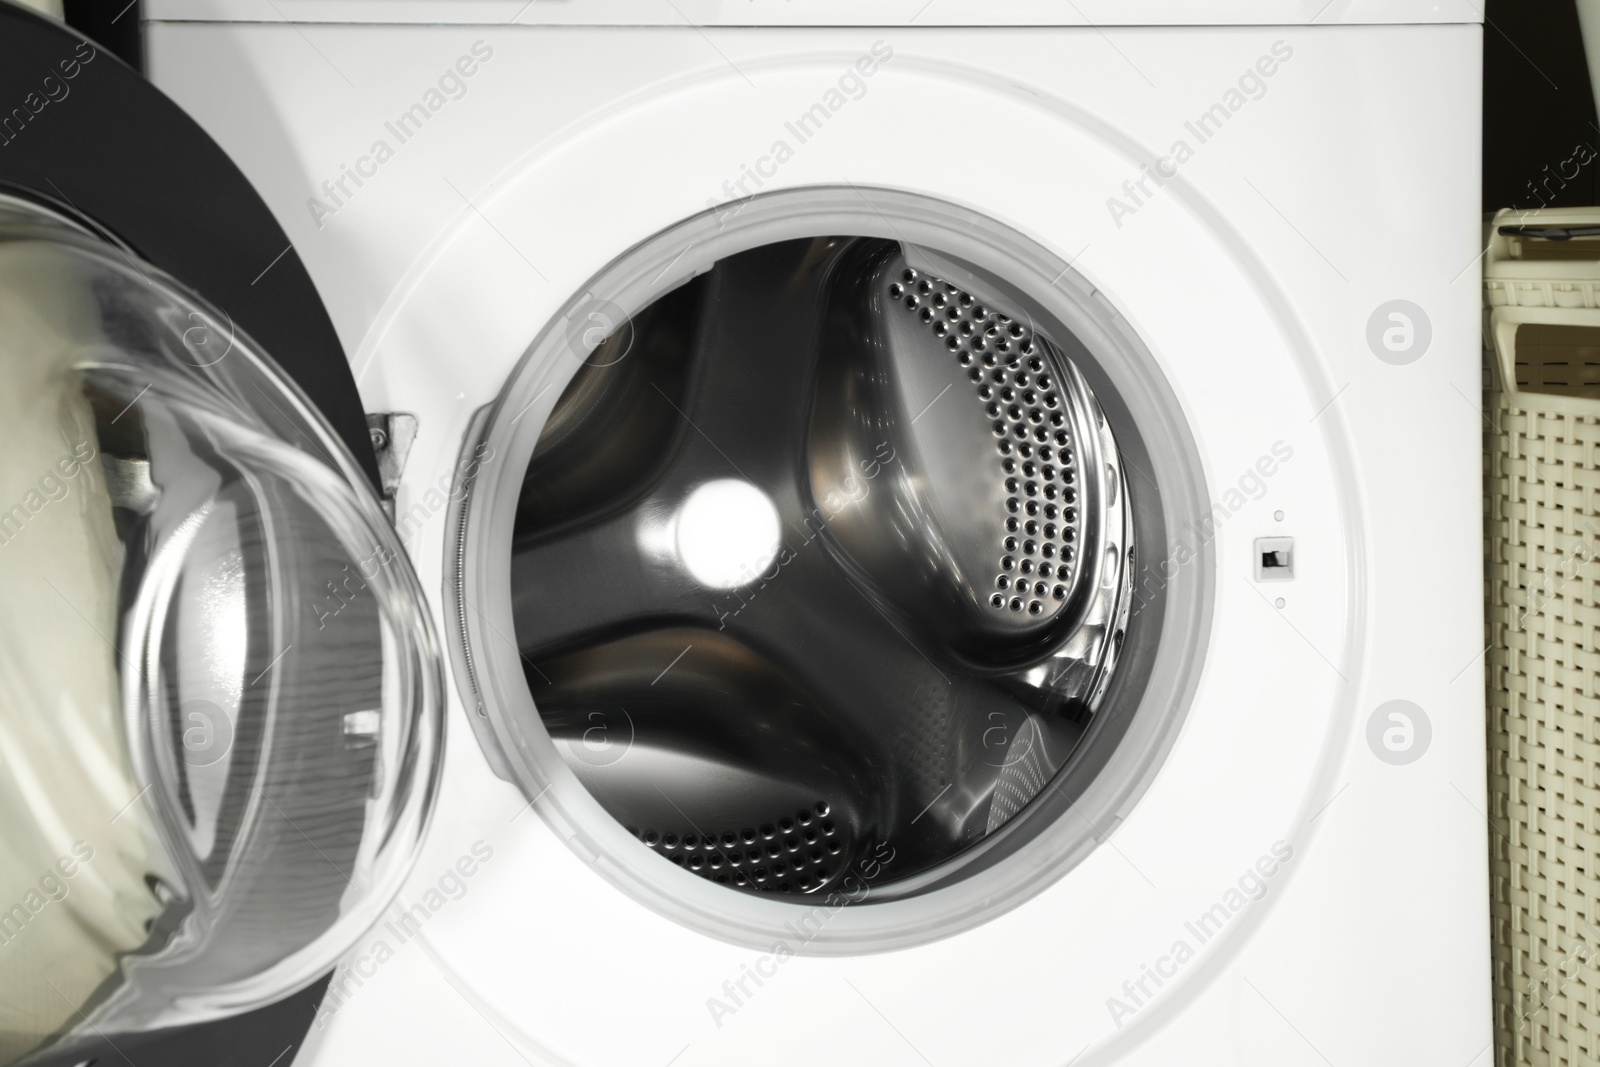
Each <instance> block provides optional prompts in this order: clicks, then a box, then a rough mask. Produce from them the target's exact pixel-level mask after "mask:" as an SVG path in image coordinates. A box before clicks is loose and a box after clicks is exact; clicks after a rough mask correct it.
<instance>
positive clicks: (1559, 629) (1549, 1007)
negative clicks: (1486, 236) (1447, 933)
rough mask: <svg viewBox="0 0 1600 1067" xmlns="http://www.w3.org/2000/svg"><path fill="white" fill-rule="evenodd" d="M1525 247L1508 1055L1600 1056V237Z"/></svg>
mask: <svg viewBox="0 0 1600 1067" xmlns="http://www.w3.org/2000/svg"><path fill="white" fill-rule="evenodd" d="M1548 214H1549V213H1546V214H1543V215H1541V216H1540V219H1539V221H1540V222H1546V221H1548V217H1547V216H1548ZM1588 217H1589V218H1590V219H1592V220H1593V221H1594V222H1596V223H1600V209H1596V210H1590V212H1589V216H1588ZM1501 221H1502V220H1501V219H1497V220H1496V222H1497V223H1498V222H1501ZM1567 221H1569V222H1570V221H1572V220H1567ZM1574 224H1575V223H1574ZM1514 243H1515V242H1507V241H1505V240H1504V239H1502V238H1500V237H1496V239H1495V243H1493V244H1491V248H1490V254H1489V261H1488V262H1487V263H1486V266H1485V274H1486V300H1487V302H1488V303H1489V304H1490V311H1489V323H1488V333H1489V340H1490V341H1491V343H1492V347H1493V353H1492V357H1491V358H1490V361H1489V363H1490V366H1489V368H1488V375H1487V378H1488V384H1487V388H1486V391H1485V396H1484V416H1485V432H1484V433H1485V468H1484V473H1485V482H1484V496H1485V510H1484V515H1485V563H1486V584H1487V600H1488V603H1487V612H1488V615H1487V619H1488V622H1487V625H1488V635H1487V641H1488V646H1489V647H1488V651H1487V667H1488V672H1487V673H1488V709H1489V716H1488V721H1489V739H1488V742H1489V793H1490V805H1491V822H1492V824H1493V829H1492V830H1491V831H1490V877H1491V886H1492V894H1493V899H1492V903H1491V908H1492V914H1493V923H1494V942H1495V943H1494V959H1495V973H1494V977H1495V1010H1496V1015H1497V1019H1496V1030H1497V1046H1498V1047H1497V1049H1496V1056H1495V1059H1496V1062H1497V1063H1498V1064H1501V1065H1512V1064H1538V1065H1541V1067H1542V1065H1561V1064H1600V309H1597V308H1595V307H1594V306H1593V305H1594V300H1595V296H1596V287H1595V285H1594V284H1593V282H1592V281H1591V279H1592V278H1600V241H1597V242H1595V243H1594V244H1593V245H1591V246H1590V247H1591V248H1592V250H1593V252H1594V258H1593V259H1592V260H1588V261H1585V260H1583V259H1582V258H1581V257H1580V256H1577V255H1576V253H1577V252H1578V251H1579V249H1580V248H1581V247H1582V246H1581V245H1579V243H1578V241H1564V242H1550V243H1551V244H1553V245H1559V246H1560V247H1557V248H1553V249H1549V250H1547V251H1548V252H1549V253H1551V258H1547V259H1545V258H1542V255H1541V252H1540V250H1537V249H1533V250H1530V249H1529V248H1528V247H1527V246H1526V245H1527V244H1528V243H1524V246H1523V247H1522V248H1513V247H1512V245H1513V244H1514ZM1530 251H1531V253H1532V254H1531V255H1530V256H1529V258H1522V257H1523V256H1524V255H1528V254H1529V253H1530ZM1497 252H1498V256H1497ZM1513 257H1515V258H1513ZM1563 257H1564V260H1563ZM1541 260H1542V261H1541ZM1564 267H1577V268H1578V269H1577V270H1575V271H1574V272H1573V273H1574V274H1575V276H1576V277H1575V278H1574V279H1564V278H1563V277H1562V270H1563V268H1564ZM1574 303H1576V304H1578V305H1580V306H1575V307H1574V306H1562V305H1570V304H1574ZM1585 305H1586V306H1585Z"/></svg>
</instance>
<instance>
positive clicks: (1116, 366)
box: [61, 0, 1493, 1067]
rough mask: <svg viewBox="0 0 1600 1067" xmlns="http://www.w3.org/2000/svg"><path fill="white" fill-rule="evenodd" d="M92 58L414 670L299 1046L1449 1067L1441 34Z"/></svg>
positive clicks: (1451, 805) (261, 50)
mask: <svg viewBox="0 0 1600 1067" xmlns="http://www.w3.org/2000/svg"><path fill="white" fill-rule="evenodd" d="M142 17H143V18H144V19H145V23H144V44H145V48H146V57H147V66H148V74H149V76H150V78H151V80H152V81H153V82H154V84H155V85H156V86H157V87H159V88H160V89H161V90H162V91H163V92H165V93H166V94H167V95H168V96H170V97H171V98H172V100H173V101H175V102H176V103H177V104H178V105H179V106H180V107H181V108H182V109H183V110H184V111H186V112H187V113H188V115H189V116H191V117H192V118H193V120H194V121H195V122H196V123H198V125H199V126H200V127H201V128H203V129H204V130H205V131H206V132H207V133H208V134H209V135H210V136H211V137H212V138H214V139H215V140H216V142H217V143H218V144H220V145H221V147H222V148H223V150H224V151H225V152H226V153H227V155H228V156H229V157H230V158H231V159H232V161H233V162H234V163H235V164H236V165H237V166H238V168H239V170H240V171H241V172H242V173H243V175H244V176H245V177H246V178H247V179H248V181H249V183H250V184H251V185H252V186H253V187H254V189H255V191H256V192H257V193H258V194H259V195H260V197H261V198H262V200H264V201H265V203H266V205H267V207H268V208H269V210H270V212H271V214H272V216H273V217H274V218H275V221H276V224H277V225H278V226H280V227H281V228H282V231H283V233H284V234H286V238H287V239H286V241H285V247H286V248H287V249H289V250H291V251H292V252H293V254H294V256H297V257H298V259H299V261H300V262H302V263H303V264H304V266H305V270H306V272H307V274H308V275H309V278H310V280H311V282H312V284H313V285H314V289H315V295H314V296H312V295H310V294H307V295H305V297H304V299H305V300H306V302H307V303H308V304H309V303H311V302H313V301H314V300H315V299H320V301H321V302H322V304H323V305H325V306H326V308H327V314H328V316H329V318H330V319H331V322H332V325H333V329H334V331H335V333H336V334H337V338H338V341H339V342H340V346H341V347H342V349H343V351H344V352H345V353H348V364H349V371H350V375H351V377H352V379H353V381H354V384H355V387H356V389H357V390H358V392H359V397H360V409H361V410H362V412H363V413H364V415H365V419H366V421H367V423H368V425H369V427H370V428H371V429H372V430H373V431H375V432H376V434H377V437H376V438H375V440H376V441H377V442H378V443H379V444H380V445H381V446H382V448H381V450H380V452H379V462H380V464H381V465H382V469H383V480H382V481H381V482H380V488H382V489H383V490H384V500H383V505H384V506H385V507H386V508H387V517H388V519H389V521H390V522H391V523H392V536H393V538H394V539H395V540H396V541H397V542H398V543H399V544H400V545H402V546H403V548H404V555H405V556H406V557H407V558H408V559H409V561H410V564H411V566H412V567H414V568H415V571H416V573H417V575H418V579H419V582H420V587H421V589H422V590H423V591H424V593H425V596H426V607H425V609H419V612H420V613H422V614H425V616H426V619H427V622H428V624H429V627H430V628H431V630H432V631H433V632H434V633H436V634H437V635H438V640H439V643H440V648H441V655H442V657H443V658H444V659H445V660H446V661H447V673H448V682H447V685H446V687H445V688H446V690H447V703H448V707H447V709H446V711H445V714H444V733H445V735H446V737H445V743H444V744H443V746H442V754H441V755H440V756H439V758H438V760H437V763H438V766H439V771H438V774H439V782H438V787H437V796H436V799H435V798H432V797H430V800H431V801H432V803H431V807H432V821H431V823H430V824H428V827H427V829H426V832H425V833H420V832H419V833H418V834H417V835H416V836H417V838H418V843H417V845H416V850H417V852H418V853H419V855H418V857H417V859H416V861H415V863H414V865H412V866H410V868H409V869H410V872H411V873H410V875H409V877H408V878H407V880H406V881H405V882H404V884H403V885H401V886H400V888H399V889H398V891H397V892H394V891H393V890H392V889H391V890H390V891H388V892H385V893H375V894H374V897H379V898H381V899H382V900H383V901H385V902H386V903H385V907H384V910H383V911H382V913H381V914H374V913H370V912H368V911H363V912H361V915H362V916H363V917H366V918H370V919H371V922H370V925H369V926H368V928H367V931H366V933H365V934H364V936H363V937H362V939H361V940H360V941H359V942H358V943H357V944H355V945H354V947H353V948H350V949H349V950H348V951H346V952H344V953H343V954H342V955H341V957H340V959H341V962H340V964H339V967H338V969H337V970H336V971H335V973H334V975H333V977H332V980H331V982H330V983H329V985H328V986H327V989H326V992H325V993H324V994H323V996H322V997H321V1000H320V1002H319V1006H318V1008H317V1010H316V1013H315V1016H314V1018H311V1019H301V1020H300V1021H299V1028H298V1029H297V1030H296V1031H295V1032H294V1033H293V1034H287V1033H286V1034H285V1040H284V1044H285V1045H286V1046H288V1048H287V1049H286V1053H287V1052H289V1051H292V1052H293V1056H294V1062H297V1063H301V1064H330V1065H332V1064H346V1063H359V1062H377V1061H382V1062H394V1063H417V1064H421V1063H431V1062H439V1061H441V1060H442V1061H447V1062H463V1061H471V1062H476V1063H482V1064H501V1063H504V1064H508V1065H509V1064H515V1063H536V1064H541V1065H543V1064H550V1065H569V1064H570V1065H610V1064H640V1063H644V1064H650V1063H659V1064H669V1063H670V1064H676V1065H679V1067H688V1065H693V1064H728V1063H747V1062H761V1063H785V1064H786V1063H800V1062H809V1061H811V1060H814V1059H815V1058H817V1057H819V1056H820V1057H826V1058H828V1059H830V1060H832V1061H835V1062H845V1063H860V1064H888V1063H908V1064H909V1063H934V1064H962V1063H1011V1064H1041V1065H1043V1064H1051V1065H1064V1064H1068V1063H1073V1064H1079V1065H1083V1067H1088V1065H1097V1064H1119V1065H1134V1064H1168V1063H1172V1062H1186V1063H1200V1064H1223V1063H1229V1064H1233V1063H1241V1064H1262V1065H1267V1064H1271V1065H1274V1067H1279V1065H1292V1064H1320V1063H1354V1062H1367V1063H1393V1064H1411V1063H1418V1062H1427V1063H1452V1062H1459V1063H1463V1064H1471V1063H1477V1062H1488V1057H1489V1056H1490V1023H1491V1016H1490V999H1489V964H1488V923H1487V908H1486V886H1487V882H1486V877H1485V874H1486V871H1485V864H1484V856H1485V850H1484V844H1485V840H1486V837H1487V835H1489V834H1490V833H1492V832H1493V829H1492V827H1491V825H1490V824H1489V822H1488V821H1487V817H1486V814H1485V812H1486V807H1485V802H1484V761H1483V728H1484V727H1483V714H1482V684H1481V682H1482V673H1481V671H1482V647H1483V646H1482V635H1483V629H1482V614H1481V610H1482V609H1481V595H1480V582H1481V576H1480V570H1481V536H1480V532H1479V521H1480V510H1479V503H1478V501H1479V471H1480V461H1479V458H1478V456H1479V445H1480V433H1481V415H1480V412H1479V404H1478V400H1477V397H1478V393H1479V374H1480V371H1479V356H1478V341H1477V337H1478V321H1477V307H1478V297H1477V284H1476V274H1477V263H1478V258H1477V257H1478V255H1479V252H1480V249H1479V247H1478V244H1477V241H1478V229H1479V222H1478V219H1479V209H1478V206H1477V200H1478V193H1477V179H1476V175H1477V173H1478V163H1479V159H1478V153H1479V144H1480V130H1479V85H1480V81H1479V51H1480V43H1481V36H1480V35H1481V30H1480V25H1479V24H1480V23H1481V14H1480V13H1479V12H1478V10H1477V9H1476V8H1474V7H1473V6H1472V5H1471V4H1470V3H1468V2H1466V0H1459V2H1456V0H1447V2H1443V3H1437V2H1428V3H1423V2H1420V0H1418V2H1404V3H1396V2H1390V3H1385V4H1382V5H1379V4H1376V3H1368V2H1361V0H1351V2H1341V0H1335V2H1334V3H1332V4H1327V3H1320V2H1310V0H1304V2H1302V0H1233V2H1217V3H1208V4H1200V5H1195V4H1190V5H1181V6H1178V5H1172V4H1169V3H1164V2H1160V0H1143V2H1137V3H1124V4H1119V5H1114V6H1112V5H1104V4H1089V3H1084V4H1066V5H1056V4H1047V3H1041V2H1032V0H1014V2H1008V3H1003V4H997V5H985V6H982V7H978V6H976V5H971V4H965V3H954V2H951V3H946V2H943V0H933V2H932V3H927V2H923V0H913V2H907V3H899V2H887V0H885V2H876V3H870V4H838V3H818V4H810V5H805V6H804V7H801V6H799V5H793V4H787V3H779V2H777V0H749V2H747V3H742V4H737V5H735V4H725V3H716V2H711V0H706V2H698V3H697V2H690V0H682V2H679V3H660V4H657V3H655V2H653V0H638V2H629V3H623V4H615V3H612V4H601V3H598V2H590V0H567V2H562V3H551V2H546V0H534V2H532V3H524V2H520V0H516V2H513V0H505V2H501V0H474V2H472V3H452V4H445V3H440V2H433V0H408V2H387V0H361V2H325V3H314V2H310V0H305V2H295V0H278V2H276V3H272V2H267V0H262V2H259V3H258V2H255V0H147V2H146V3H145V4H144V5H143V8H142ZM69 106H70V105H64V106H63V107H62V108H61V110H62V111H65V110H66V108H67V107H69ZM196 198H197V199H198V200H200V201H201V202H204V200H205V197H204V193H203V191H197V192H196ZM286 255H288V253H287V252H286ZM258 269H259V268H258ZM271 269H273V268H270V267H269V269H268V272H267V274H266V277H268V278H270V277H271ZM263 347H265V348H266V350H267V351H268V352H269V353H271V352H272V348H271V342H270V341H268V342H266V343H265V344H264V345H263ZM363 573H364V572H363ZM333 594H334V595H333V596H331V597H330V598H329V599H327V600H326V601H325V602H322V603H321V604H320V607H321V612H320V613H317V621H318V622H325V621H328V620H330V619H335V618H336V616H337V615H338V614H339V613H340V612H341V611H343V610H349V608H348V606H347V605H349V606H357V607H359V605H360V604H361V600H360V598H358V597H357V598H351V597H346V596H343V595H340V593H339V590H338V589H337V588H335V589H334V590H333ZM356 658H359V657H357V656H356V655H354V654H352V659H353V660H354V659H356ZM361 722H362V723H365V722H366V720H361ZM307 1027H308V1029H307ZM302 1029H303V1031H304V1032H303V1033H302V1032H301V1030H302Z"/></svg>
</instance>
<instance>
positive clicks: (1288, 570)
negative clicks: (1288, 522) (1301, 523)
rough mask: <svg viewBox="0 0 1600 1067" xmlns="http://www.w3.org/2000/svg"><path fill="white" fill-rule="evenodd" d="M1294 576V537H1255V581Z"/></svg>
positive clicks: (1274, 580) (1270, 580) (1275, 580)
mask: <svg viewBox="0 0 1600 1067" xmlns="http://www.w3.org/2000/svg"><path fill="white" fill-rule="evenodd" d="M1293 577H1294V538H1292V537H1258V538H1256V581H1258V582H1281V581H1286V580H1287V579H1290V578H1293Z"/></svg>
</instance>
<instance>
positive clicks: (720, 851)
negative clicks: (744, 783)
mask: <svg viewBox="0 0 1600 1067" xmlns="http://www.w3.org/2000/svg"><path fill="white" fill-rule="evenodd" d="M831 815H832V809H831V808H830V806H829V805H828V802H827V801H825V800H819V801H817V802H816V803H815V804H813V805H811V806H810V807H809V808H801V809H799V810H798V811H796V812H793V813H792V814H791V813H788V812H785V813H782V814H780V815H778V816H776V817H774V818H771V819H768V820H765V821H762V822H760V823H752V824H750V825H746V826H741V827H739V828H737V829H732V828H724V827H717V828H714V829H713V828H707V829H706V830H705V831H704V832H702V831H701V830H699V829H697V828H695V827H692V826H689V827H686V826H674V827H668V828H666V829H657V828H654V827H645V828H643V829H640V828H637V827H632V826H630V827H628V832H629V833H631V834H633V836H635V837H637V838H638V839H639V840H640V841H643V842H644V843H645V845H646V846H647V847H649V848H650V849H651V850H653V851H654V852H656V853H657V854H658V855H660V856H663V857H664V858H666V859H667V860H669V861H671V863H672V864H673V865H674V866H677V867H682V868H683V869H684V870H686V871H689V872H690V873H692V874H698V875H699V876H700V877H702V878H705V879H707V880H708V881H712V882H715V883H716V884H718V885H727V886H736V887H738V888H740V889H754V890H759V891H760V892H763V893H795V892H799V893H810V892H814V891H816V890H819V889H821V888H823V887H824V886H826V885H828V884H829V882H830V880H832V879H834V877H835V876H836V875H838V874H839V873H840V872H841V871H843V870H844V869H845V868H846V866H847V865H848V863H849V862H850V857H849V854H848V853H849V852H850V851H851V850H850V849H848V848H847V845H846V835H844V834H842V833H841V832H840V829H839V827H838V826H837V825H836V824H835V822H834V820H833V819H832V818H830V816H831Z"/></svg>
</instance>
